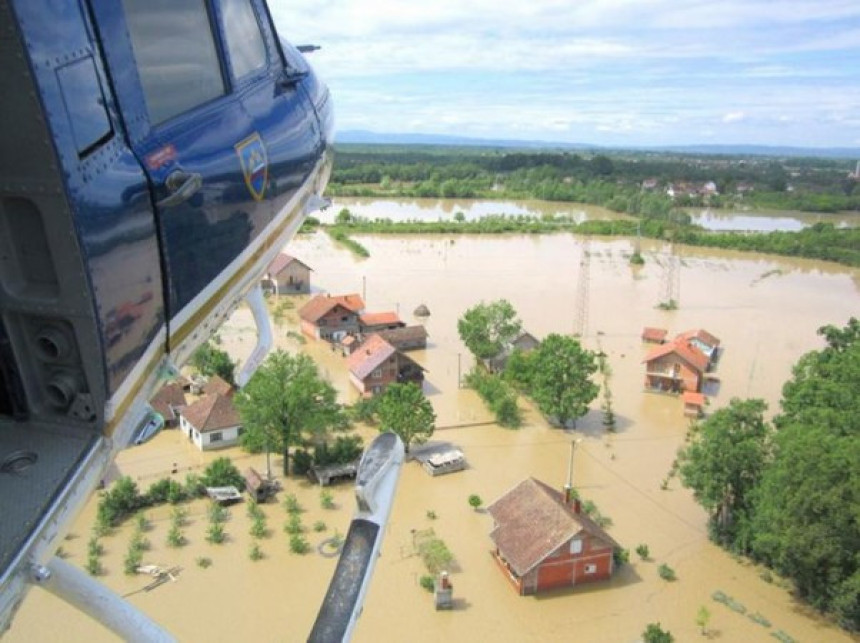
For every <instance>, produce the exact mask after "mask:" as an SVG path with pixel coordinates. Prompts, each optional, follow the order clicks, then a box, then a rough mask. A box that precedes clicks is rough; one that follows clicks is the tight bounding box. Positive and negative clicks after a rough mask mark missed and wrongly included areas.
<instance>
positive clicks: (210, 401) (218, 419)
mask: <svg viewBox="0 0 860 643" xmlns="http://www.w3.org/2000/svg"><path fill="white" fill-rule="evenodd" d="M180 428H181V429H182V432H183V433H184V434H185V435H186V436H187V437H188V439H189V440H190V441H191V442H193V443H194V445H195V446H196V447H197V448H198V449H200V450H201V451H209V450H210V449H221V448H224V447H230V446H233V445H235V444H238V442H239V436H240V435H242V422H241V420H240V419H239V412H238V411H237V410H236V407H234V406H233V399H232V397H230V396H227V395H220V394H218V393H208V394H206V395H204V396H203V397H201V398H200V399H199V400H197V401H196V402H195V403H194V404H192V405H191V406H189V407H187V408H186V409H185V410H184V411H183V412H182V415H181V417H180Z"/></svg>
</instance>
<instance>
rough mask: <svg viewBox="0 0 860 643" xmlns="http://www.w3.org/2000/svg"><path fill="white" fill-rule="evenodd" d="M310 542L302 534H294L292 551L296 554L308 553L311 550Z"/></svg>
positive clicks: (291, 539) (291, 537)
mask: <svg viewBox="0 0 860 643" xmlns="http://www.w3.org/2000/svg"><path fill="white" fill-rule="evenodd" d="M310 548H311V546H310V544H309V543H308V541H307V540H305V539H304V538H303V537H302V536H301V534H293V535H292V536H290V551H291V552H293V553H294V554H306V553H308V551H310Z"/></svg>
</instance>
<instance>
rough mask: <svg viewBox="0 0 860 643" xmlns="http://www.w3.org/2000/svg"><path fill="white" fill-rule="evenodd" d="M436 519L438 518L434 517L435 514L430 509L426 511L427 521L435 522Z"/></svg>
mask: <svg viewBox="0 0 860 643" xmlns="http://www.w3.org/2000/svg"><path fill="white" fill-rule="evenodd" d="M436 518H438V516H437V515H436V512H435V511H433V510H432V509H428V510H427V519H428V520H436Z"/></svg>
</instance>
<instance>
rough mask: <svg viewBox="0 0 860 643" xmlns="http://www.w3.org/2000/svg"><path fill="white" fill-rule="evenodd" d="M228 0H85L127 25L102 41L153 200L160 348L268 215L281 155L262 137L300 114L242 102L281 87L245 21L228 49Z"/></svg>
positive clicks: (207, 304)
mask: <svg viewBox="0 0 860 643" xmlns="http://www.w3.org/2000/svg"><path fill="white" fill-rule="evenodd" d="M249 1H250V0H242V2H243V3H244V4H245V5H246V6H247V7H248V8H251V6H252V5H250V4H249ZM233 4H236V2H221V1H218V2H213V3H211V4H210V3H209V2H206V1H205V0H122V2H121V5H120V6H121V9H120V8H118V7H117V6H116V5H115V4H114V3H93V10H94V13H96V14H97V15H98V20H99V22H100V23H103V24H106V25H111V26H112V27H113V28H110V29H109V30H107V29H106V30H105V31H106V32H107V33H111V34H118V33H119V34H123V33H127V34H128V37H127V38H122V37H120V38H111V39H109V40H108V41H106V42H105V41H104V39H103V46H104V47H105V50H106V52H107V57H108V59H109V63H110V67H111V70H112V72H113V74H112V75H113V80H114V83H115V86H116V89H117V94H118V95H119V97H120V104H121V111H122V113H123V115H124V117H125V118H126V122H127V127H128V129H129V133H130V136H131V138H132V147H133V149H134V150H135V153H136V154H137V156H138V159H139V160H140V162H141V164H142V165H143V167H144V171H145V172H146V173H147V176H148V178H149V181H150V186H151V190H152V193H153V201H154V203H155V206H156V211H157V221H158V227H159V234H160V242H161V252H162V264H163V267H164V273H165V302H166V304H167V308H168V319H169V324H168V326H169V342H170V349H171V350H173V347H175V346H178V345H179V344H180V343H181V342H182V341H183V340H184V339H185V338H186V337H187V336H188V335H189V334H190V333H192V332H193V331H194V329H195V328H196V326H197V325H198V324H199V323H200V320H201V319H203V318H204V317H205V315H206V314H208V313H209V312H210V311H211V310H212V308H213V307H214V306H215V305H216V304H217V303H218V301H219V299H220V296H221V294H222V293H223V291H224V289H226V288H227V287H228V285H229V282H230V278H231V276H232V275H233V274H235V272H236V271H237V269H238V268H237V266H241V265H243V264H244V263H245V262H246V260H247V258H248V255H249V254H250V253H251V249H250V246H251V244H252V242H253V241H254V239H255V238H256V237H257V236H258V235H260V233H261V232H262V231H263V230H264V228H265V227H266V225H267V224H268V223H269V222H270V221H271V220H272V217H273V216H274V210H273V208H272V205H271V203H270V202H269V200H268V199H269V195H270V193H271V192H276V191H278V190H271V189H270V186H271V185H272V184H277V183H278V182H279V180H280V179H279V175H280V174H282V173H284V172H285V165H284V160H283V159H280V158H278V156H277V153H278V152H279V147H278V146H277V145H273V146H271V147H270V145H269V142H268V140H269V139H270V138H271V139H273V140H275V141H278V140H281V139H285V138H286V139H288V138H289V132H294V131H298V130H301V129H302V123H303V122H304V120H306V118H307V114H306V113H304V112H303V111H302V109H295V110H293V111H290V110H289V108H288V106H287V108H286V109H282V110H280V111H279V112H278V113H277V114H273V113H272V112H271V111H270V112H269V116H268V118H263V117H261V115H259V114H254V115H252V114H251V113H250V112H249V110H248V109H246V105H245V103H246V102H247V101H248V100H249V99H248V97H249V96H250V95H252V94H253V95H254V96H256V97H257V101H260V102H265V100H266V99H267V100H268V102H269V103H272V102H273V101H275V100H276V99H277V97H279V96H281V95H282V93H281V92H279V91H278V90H276V88H275V78H276V76H277V74H278V73H279V69H273V62H271V58H272V56H271V55H270V52H269V49H268V46H267V44H266V43H265V41H264V42H263V43H262V44H263V47H262V48H261V47H260V46H259V45H260V43H257V44H256V45H255V44H254V43H253V42H252V41H249V38H250V39H251V40H253V37H254V34H253V31H251V32H250V33H249V32H248V31H247V30H246V31H243V32H242V34H241V38H242V39H244V41H245V42H243V44H244V45H245V46H244V47H243V48H242V49H241V50H236V49H235V47H233V46H232V45H231V41H230V38H229V36H228V37H225V36H226V35H227V34H229V33H230V32H229V31H226V30H222V29H221V28H220V27H219V26H218V25H219V24H220V23H222V22H223V20H222V18H223V17H224V16H225V15H226V13H227V5H233ZM255 15H256V14H255V13H254V12H253V11H252V14H251V16H252V18H253V17H254V16H255ZM258 38H264V36H263V35H262V34H261V33H260V32H259V30H258ZM231 55H235V57H236V58H235V60H234V59H233V58H231V57H230V56H231ZM273 96H274V97H276V98H273ZM258 111H259V110H258ZM261 114H262V112H261ZM278 119H280V121H278ZM273 152H274V153H273ZM290 167H292V164H291V163H290V159H286V169H289V168H290ZM228 268H229V269H228Z"/></svg>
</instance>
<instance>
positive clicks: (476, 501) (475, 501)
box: [469, 493, 484, 511]
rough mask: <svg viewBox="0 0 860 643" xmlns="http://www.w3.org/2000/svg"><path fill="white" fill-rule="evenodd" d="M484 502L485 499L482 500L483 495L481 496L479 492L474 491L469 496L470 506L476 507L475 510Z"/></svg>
mask: <svg viewBox="0 0 860 643" xmlns="http://www.w3.org/2000/svg"><path fill="white" fill-rule="evenodd" d="M482 504H484V501H483V500H481V496H479V495H478V494H476V493H473V494H472V495H470V496H469V506H470V507H471V508H472V509H474V510H475V511H477V510H478V508H479V507H480V506H481V505H482Z"/></svg>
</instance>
